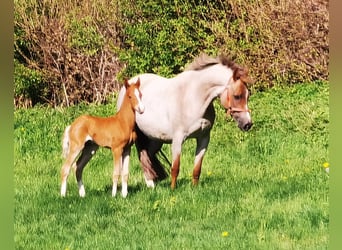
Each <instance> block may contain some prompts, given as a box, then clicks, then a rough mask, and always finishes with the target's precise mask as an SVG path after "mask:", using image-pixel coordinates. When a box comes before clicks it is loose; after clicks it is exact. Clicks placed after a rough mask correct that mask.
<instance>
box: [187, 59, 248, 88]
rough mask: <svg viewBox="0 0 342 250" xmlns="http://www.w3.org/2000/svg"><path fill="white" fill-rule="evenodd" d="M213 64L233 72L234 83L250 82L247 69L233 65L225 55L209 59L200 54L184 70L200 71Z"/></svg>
mask: <svg viewBox="0 0 342 250" xmlns="http://www.w3.org/2000/svg"><path fill="white" fill-rule="evenodd" d="M215 64H222V65H224V66H227V67H228V68H230V69H231V70H232V71H233V79H234V81H236V80H238V79H240V78H241V80H242V81H244V82H246V83H250V82H252V80H251V79H250V78H249V76H248V70H247V68H244V67H242V66H240V65H238V64H237V63H235V62H234V61H233V60H232V59H231V58H229V57H228V56H226V55H219V56H218V57H215V58H214V57H210V56H208V55H207V54H204V53H203V54H200V55H199V56H198V57H196V58H195V59H194V60H193V62H192V63H190V64H189V65H188V66H187V67H186V68H185V71H190V70H202V69H205V68H207V67H209V66H212V65H215Z"/></svg>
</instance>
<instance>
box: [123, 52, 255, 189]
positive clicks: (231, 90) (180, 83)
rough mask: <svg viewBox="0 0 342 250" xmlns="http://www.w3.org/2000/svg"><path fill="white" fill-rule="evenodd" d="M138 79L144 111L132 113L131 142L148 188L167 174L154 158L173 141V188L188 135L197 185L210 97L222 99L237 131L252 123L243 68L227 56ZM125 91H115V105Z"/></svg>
mask: <svg viewBox="0 0 342 250" xmlns="http://www.w3.org/2000/svg"><path fill="white" fill-rule="evenodd" d="M138 77H139V78H140V80H141V92H142V94H143V96H144V103H145V106H146V112H144V113H143V114H137V116H136V124H137V127H138V128H137V141H136V143H135V144H136V147H137V149H138V152H139V159H140V163H141V166H142V168H143V170H144V176H145V181H146V184H147V185H148V186H149V187H154V180H161V179H164V178H166V177H167V173H166V172H165V169H164V167H163V166H162V164H161V162H160V161H159V160H158V158H157V153H158V152H159V151H160V149H161V147H162V145H163V143H171V154H172V164H171V189H174V188H175V187H176V181H177V176H178V173H179V168H180V155H181V148H182V144H183V142H184V141H185V140H186V139H187V138H195V139H196V141H197V146H196V156H195V161H194V169H193V176H192V182H193V184H195V185H196V184H197V183H198V180H199V177H200V174H201V168H202V161H203V157H204V154H205V151H206V149H207V146H208V143H209V140H210V130H211V128H212V126H213V123H214V120H215V110H214V106H213V100H214V99H215V98H216V97H218V96H219V97H220V99H221V104H222V105H223V106H224V107H225V108H226V109H227V114H229V115H231V116H232V117H233V118H234V120H235V121H236V122H237V124H238V127H239V128H240V129H241V130H243V131H248V130H249V129H250V128H251V127H252V120H251V115H250V110H249V109H248V106H247V101H248V97H249V92H248V89H247V86H246V83H249V82H251V79H250V78H249V77H248V72H247V70H246V69H245V68H243V67H241V66H239V65H237V64H236V63H235V62H233V61H232V60H230V59H229V58H228V57H226V56H219V57H217V58H212V57H209V56H207V55H205V54H202V55H201V56H199V57H197V58H195V60H194V61H193V62H192V63H191V64H190V65H189V66H188V67H187V68H186V69H185V71H184V72H182V73H180V74H178V75H176V76H175V77H173V78H164V77H161V76H158V75H155V74H141V75H138V76H135V77H133V78H132V79H130V80H129V82H131V81H132V82H134V81H136V79H137V78H138ZM124 92H125V90H124V89H121V91H120V93H119V97H118V104H117V105H118V107H120V103H121V102H122V96H123V95H124Z"/></svg>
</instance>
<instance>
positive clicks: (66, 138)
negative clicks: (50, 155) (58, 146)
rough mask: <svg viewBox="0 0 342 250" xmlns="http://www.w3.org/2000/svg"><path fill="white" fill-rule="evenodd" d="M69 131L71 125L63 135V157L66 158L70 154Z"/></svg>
mask: <svg viewBox="0 0 342 250" xmlns="http://www.w3.org/2000/svg"><path fill="white" fill-rule="evenodd" d="M69 130H70V125H69V126H67V127H66V128H65V130H64V134H63V141H62V147H63V153H62V155H63V157H64V158H66V157H67V155H68V153H69Z"/></svg>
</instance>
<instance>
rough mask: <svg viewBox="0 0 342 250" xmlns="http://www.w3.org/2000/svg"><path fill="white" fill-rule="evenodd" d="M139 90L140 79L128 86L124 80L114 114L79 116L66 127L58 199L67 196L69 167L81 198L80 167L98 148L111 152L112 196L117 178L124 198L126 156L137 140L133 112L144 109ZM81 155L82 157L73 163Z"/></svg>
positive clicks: (126, 179)
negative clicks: (120, 102) (112, 165)
mask: <svg viewBox="0 0 342 250" xmlns="http://www.w3.org/2000/svg"><path fill="white" fill-rule="evenodd" d="M139 87H140V79H137V80H136V83H133V84H131V85H129V84H128V81H127V80H126V81H125V89H126V94H125V96H124V99H123V103H122V105H121V108H120V110H119V111H118V112H117V114H115V115H113V116H110V117H95V116H90V115H82V116H80V117H78V118H77V119H76V120H75V121H74V122H73V123H72V124H71V125H69V126H67V127H66V129H65V132H64V136H63V155H64V157H65V158H66V160H65V162H64V164H63V166H62V170H61V177H62V185H61V196H65V194H66V189H67V178H68V175H69V172H70V167H71V166H73V168H74V169H75V170H76V180H77V183H78V188H79V195H80V196H81V197H84V196H85V189H84V186H83V183H82V172H83V168H84V167H85V165H86V164H87V163H88V162H89V160H90V159H91V158H92V156H93V155H94V154H95V152H96V150H97V149H98V148H99V146H101V147H107V148H110V149H111V151H112V153H113V157H114V170H113V189H112V196H115V195H116V191H117V184H118V179H119V176H120V175H121V181H122V196H123V197H126V196H127V194H128V190H127V182H128V174H129V155H130V150H131V145H132V144H133V143H134V140H135V138H136V134H135V131H134V125H135V111H137V112H138V113H139V114H142V113H143V112H144V109H145V107H144V105H143V103H142V101H141V97H142V95H141V92H140V90H139ZM80 153H81V155H80V157H79V158H78V160H77V161H76V158H77V156H78V155H79V154H80ZM75 161H76V162H75Z"/></svg>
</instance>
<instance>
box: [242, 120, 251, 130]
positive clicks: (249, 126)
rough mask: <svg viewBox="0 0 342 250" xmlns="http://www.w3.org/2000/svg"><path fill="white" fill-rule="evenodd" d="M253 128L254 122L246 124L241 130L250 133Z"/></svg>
mask: <svg viewBox="0 0 342 250" xmlns="http://www.w3.org/2000/svg"><path fill="white" fill-rule="evenodd" d="M252 126H253V122H247V123H246V124H244V125H243V126H242V128H241V130H243V131H248V130H250V129H251V127H252Z"/></svg>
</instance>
